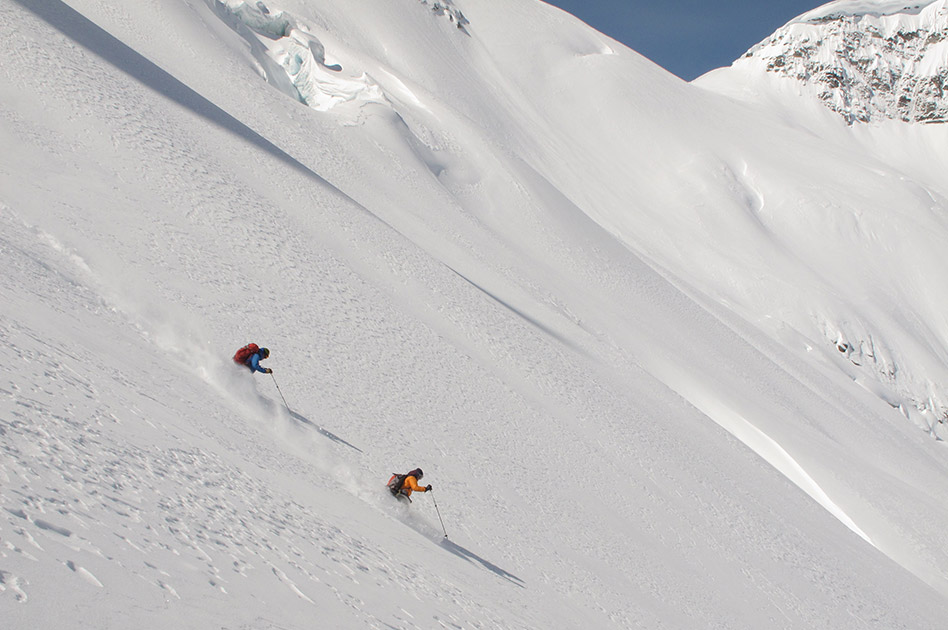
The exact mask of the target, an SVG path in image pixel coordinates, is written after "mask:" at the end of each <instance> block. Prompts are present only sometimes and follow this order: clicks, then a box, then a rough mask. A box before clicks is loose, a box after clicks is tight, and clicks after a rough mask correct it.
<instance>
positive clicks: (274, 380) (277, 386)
mask: <svg viewBox="0 0 948 630" xmlns="http://www.w3.org/2000/svg"><path fill="white" fill-rule="evenodd" d="M270 378H272V379H273V384H274V385H276V388H277V391H278V392H280V398H282V399H283V404H284V405H286V396H284V395H283V392H282V391H281V390H280V386H279V385H278V384H277V378H276V377H275V376H273V372H270ZM286 410H287V411H289V412H290V413H293V410H292V409H290V406H289V405H286Z"/></svg>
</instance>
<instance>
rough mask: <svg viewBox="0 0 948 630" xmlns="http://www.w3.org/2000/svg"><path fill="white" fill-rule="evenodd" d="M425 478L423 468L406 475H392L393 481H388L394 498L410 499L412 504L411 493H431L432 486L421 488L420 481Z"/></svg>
mask: <svg viewBox="0 0 948 630" xmlns="http://www.w3.org/2000/svg"><path fill="white" fill-rule="evenodd" d="M424 476H425V473H423V472H422V471H421V468H416V469H414V470H413V471H411V472H409V473H406V474H404V475H398V474H392V477H391V479H389V480H388V489H389V492H391V493H392V496H394V497H396V498H398V499H402V498H404V499H408V501H409V502H411V493H412V492H430V491H431V484H430V483H429V484H428V485H427V486H419V485H418V481H419V480H421V478H422V477H424Z"/></svg>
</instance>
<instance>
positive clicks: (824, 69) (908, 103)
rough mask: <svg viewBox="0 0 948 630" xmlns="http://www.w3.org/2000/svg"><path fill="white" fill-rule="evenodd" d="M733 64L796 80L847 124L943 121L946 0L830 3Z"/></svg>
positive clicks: (946, 116) (947, 75)
mask: <svg viewBox="0 0 948 630" xmlns="http://www.w3.org/2000/svg"><path fill="white" fill-rule="evenodd" d="M738 64H744V65H750V66H753V67H754V68H757V69H762V70H765V71H766V72H770V73H774V74H776V75H779V76H783V77H787V78H790V79H794V80H796V81H799V82H801V83H802V84H803V85H804V86H805V91H806V92H807V93H809V94H812V95H814V96H816V97H817V98H818V99H819V100H820V101H822V102H823V103H824V104H825V105H826V106H827V107H829V108H830V109H831V110H833V111H834V112H836V113H838V114H839V115H840V116H842V117H843V118H844V119H845V120H846V121H847V122H848V123H850V124H852V123H856V122H869V121H876V120H882V119H895V120H902V121H905V122H921V123H944V122H948V2H946V0H933V1H930V2H890V1H879V2H872V1H867V0H859V1H841V2H832V3H830V4H827V5H826V6H824V7H821V8H819V9H816V10H813V11H810V12H809V13H806V14H804V15H802V16H800V17H799V18H797V19H795V20H793V21H791V22H790V23H789V24H787V25H786V26H784V27H783V28H781V29H780V30H778V31H777V32H775V33H774V34H773V35H772V36H771V37H770V38H769V39H767V40H766V41H764V42H762V43H760V44H758V45H757V46H755V47H754V48H752V49H751V50H750V51H749V52H748V53H747V54H746V55H745V57H744V58H742V59H741V60H739V61H738V62H736V64H735V65H738Z"/></svg>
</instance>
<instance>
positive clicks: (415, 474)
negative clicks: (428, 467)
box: [408, 468, 425, 479]
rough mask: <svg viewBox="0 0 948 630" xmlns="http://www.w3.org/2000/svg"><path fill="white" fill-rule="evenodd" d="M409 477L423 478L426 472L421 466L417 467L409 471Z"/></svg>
mask: <svg viewBox="0 0 948 630" xmlns="http://www.w3.org/2000/svg"><path fill="white" fill-rule="evenodd" d="M408 476H409V477H414V478H415V479H421V478H422V477H424V476H425V473H423V472H422V471H421V468H416V469H415V470H413V471H411V472H410V473H408Z"/></svg>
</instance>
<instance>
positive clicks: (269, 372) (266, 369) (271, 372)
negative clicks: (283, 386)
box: [264, 368, 273, 374]
mask: <svg viewBox="0 0 948 630" xmlns="http://www.w3.org/2000/svg"><path fill="white" fill-rule="evenodd" d="M264 371H265V372H266V373H267V374H273V370H271V369H270V368H264Z"/></svg>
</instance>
